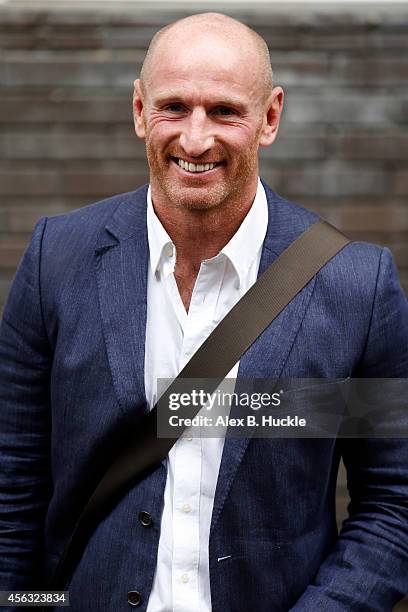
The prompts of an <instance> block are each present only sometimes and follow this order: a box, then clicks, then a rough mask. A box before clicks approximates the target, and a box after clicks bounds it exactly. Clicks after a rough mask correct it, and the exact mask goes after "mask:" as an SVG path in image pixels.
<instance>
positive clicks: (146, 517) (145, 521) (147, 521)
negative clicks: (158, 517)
mask: <svg viewBox="0 0 408 612" xmlns="http://www.w3.org/2000/svg"><path fill="white" fill-rule="evenodd" d="M139 522H140V524H141V525H143V527H150V526H151V525H153V519H152V517H151V516H150V514H149V513H148V512H146V511H145V510H142V512H140V513H139Z"/></svg>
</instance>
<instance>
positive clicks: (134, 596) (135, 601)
mask: <svg viewBox="0 0 408 612" xmlns="http://www.w3.org/2000/svg"><path fill="white" fill-rule="evenodd" d="M141 603H142V596H141V595H140V593H139V591H129V592H128V604H130V605H131V606H139V605H140V604H141Z"/></svg>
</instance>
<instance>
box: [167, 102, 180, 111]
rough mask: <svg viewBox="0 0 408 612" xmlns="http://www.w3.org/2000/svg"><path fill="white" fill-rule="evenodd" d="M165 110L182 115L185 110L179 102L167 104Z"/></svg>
mask: <svg viewBox="0 0 408 612" xmlns="http://www.w3.org/2000/svg"><path fill="white" fill-rule="evenodd" d="M164 110H166V111H169V112H170V113H181V112H182V111H183V110H184V108H183V106H182V105H181V104H179V103H178V102H172V103H171V104H167V105H166V106H165V107H164Z"/></svg>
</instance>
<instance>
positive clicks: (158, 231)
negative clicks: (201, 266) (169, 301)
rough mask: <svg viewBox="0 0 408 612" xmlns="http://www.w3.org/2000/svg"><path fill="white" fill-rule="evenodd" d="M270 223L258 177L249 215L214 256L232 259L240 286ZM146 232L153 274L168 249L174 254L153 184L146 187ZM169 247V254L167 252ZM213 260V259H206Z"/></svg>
mask: <svg viewBox="0 0 408 612" xmlns="http://www.w3.org/2000/svg"><path fill="white" fill-rule="evenodd" d="M267 225H268V204H267V200H266V194H265V189H264V187H263V185H262V183H261V181H260V179H259V178H258V186H257V190H256V194H255V198H254V201H253V203H252V206H251V208H250V209H249V211H248V213H247V215H246V217H245V218H244V220H243V221H242V223H241V225H240V226H239V228H238V230H237V231H236V232H235V234H234V235H233V236H232V238H231V240H230V241H229V242H228V243H227V244H226V245H225V247H224V248H223V249H221V251H220V253H218V255H216V257H213V258H212V260H214V259H216V258H217V259H220V258H221V253H222V254H223V255H224V256H225V257H227V258H228V259H229V261H230V262H231V264H232V266H233V268H234V270H235V272H236V274H237V277H238V284H239V285H241V283H242V282H243V280H244V278H245V275H246V273H247V270H248V267H249V266H250V265H251V263H252V262H253V260H254V259H255V257H256V256H257V255H258V253H259V250H260V249H261V247H262V244H263V241H264V239H265V235H266V228H267ZM147 234H148V241H149V251H150V266H151V269H152V272H153V274H155V273H156V272H157V269H158V268H159V266H160V263H161V261H162V260H163V259H164V258H165V257H166V256H167V257H168V256H169V249H172V252H173V253H174V250H175V247H174V244H173V242H172V240H171V238H170V236H169V235H168V233H167V232H166V230H165V229H164V227H163V225H162V224H161V221H160V219H159V218H158V216H157V215H156V213H155V211H154V208H153V203H152V197H151V190H150V186H149V189H148V190H147ZM166 250H167V253H166ZM207 261H211V260H207Z"/></svg>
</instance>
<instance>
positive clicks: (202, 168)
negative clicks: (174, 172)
mask: <svg viewBox="0 0 408 612" xmlns="http://www.w3.org/2000/svg"><path fill="white" fill-rule="evenodd" d="M172 159H173V161H174V162H175V163H176V164H178V165H179V166H180V168H182V170H185V171H186V172H191V173H192V174H195V173H198V172H208V171H209V170H213V169H214V168H216V167H217V166H219V165H220V162H211V163H207V164H192V163H191V162H188V161H186V160H184V159H181V158H180V157H173V158H172Z"/></svg>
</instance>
